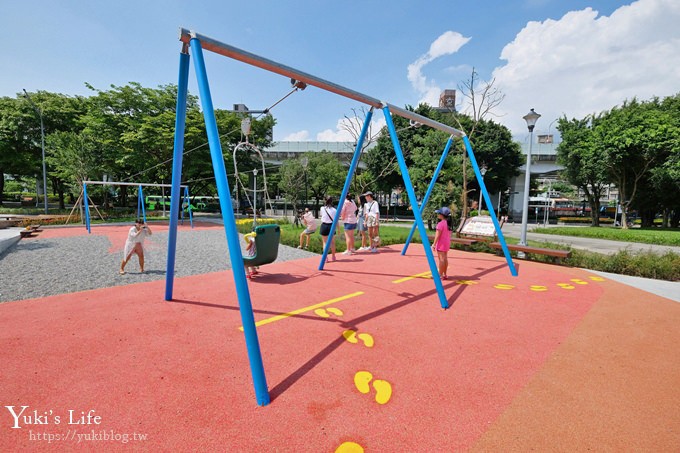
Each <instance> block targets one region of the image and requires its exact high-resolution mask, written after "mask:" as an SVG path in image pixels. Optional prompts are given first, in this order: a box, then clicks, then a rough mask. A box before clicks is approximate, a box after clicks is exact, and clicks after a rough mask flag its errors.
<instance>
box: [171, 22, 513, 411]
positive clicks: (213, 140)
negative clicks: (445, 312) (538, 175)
mask: <svg viewBox="0 0 680 453" xmlns="http://www.w3.org/2000/svg"><path fill="white" fill-rule="evenodd" d="M179 39H180V41H181V42H182V50H181V52H180V60H179V77H178V84H177V108H176V109H175V111H176V118H175V141H174V152H173V166H172V189H171V199H172V200H173V202H172V203H171V207H170V209H171V213H170V228H169V235H168V259H167V268H166V285H165V300H168V301H169V300H172V293H173V282H174V274H175V252H176V247H177V217H178V210H179V203H176V202H174V200H178V199H179V198H180V196H181V194H180V182H181V180H182V158H183V154H184V134H185V131H184V129H185V123H186V110H187V91H188V78H189V59H190V57H189V51H190V50H191V53H192V54H193V57H194V58H193V61H194V69H195V73H196V78H197V82H198V89H199V100H200V102H201V106H202V110H203V116H204V120H205V125H206V132H207V135H208V144H209V147H210V155H211V160H212V164H213V171H214V174H215V182H216V184H217V191H218V196H219V198H220V207H221V211H222V217H223V221H224V228H225V234H226V238H227V245H228V248H229V256H230V260H231V263H232V272H233V277H234V283H235V286H236V293H237V297H238V304H239V310H240V313H241V318H242V321H243V331H244V334H245V340H246V347H247V351H248V359H249V362H250V368H251V373H252V377H253V385H254V387H255V396H256V400H257V404H258V405H261V406H265V405H267V404H269V402H270V396H269V390H268V388H267V381H266V377H265V373H264V365H263V362H262V354H261V351H260V344H259V340H258V336H257V329H256V325H255V318H254V313H253V307H252V302H251V298H250V291H249V289H248V284H247V280H246V274H245V269H244V267H243V255H242V253H241V247H240V242H239V237H238V231H237V230H236V223H235V217H234V212H233V209H232V206H231V203H229V202H228V201H227V200H230V199H231V194H230V190H229V184H228V181H227V175H226V169H225V165H224V156H223V153H222V146H221V143H220V135H219V132H218V130H217V123H216V121H215V113H214V108H213V103H212V95H211V93H210V85H209V82H208V76H207V71H206V66H205V61H204V57H203V49H206V50H208V51H211V52H215V53H217V54H220V55H223V56H226V57H229V58H232V59H234V60H238V61H241V62H243V63H247V64H249V65H252V66H256V67H259V68H261V69H264V70H266V71H269V72H273V73H276V74H279V75H283V76H285V77H288V78H290V81H291V83H292V85H293V86H294V87H295V88H296V89H297V88H301V89H302V88H304V87H306V86H307V85H312V86H315V87H317V88H321V89H323V90H326V91H330V92H332V93H335V94H338V95H340V96H343V97H347V98H349V99H352V100H354V101H357V102H360V103H362V104H366V105H368V106H370V110H369V112H368V114H367V115H366V117H365V121H364V124H363V127H362V130H361V134H360V136H359V137H358V140H357V144H356V149H355V151H354V155H353V158H352V162H351V164H350V168H349V171H348V173H347V178H346V180H345V184H344V186H343V189H342V194H341V195H340V198H339V200H344V199H345V198H346V197H347V194H348V192H349V186H350V183H351V180H352V177H353V175H354V173H355V170H356V167H357V165H358V161H359V156H360V153H361V150H362V147H363V142H364V139H365V137H366V135H367V131H368V126H369V124H370V121H371V118H372V116H373V111H374V109H376V108H378V109H382V111H383V114H384V117H385V122H386V124H387V128H388V130H389V134H390V138H391V140H392V144H393V146H394V151H395V155H396V158H397V161H398V164H399V168H400V171H401V174H402V177H403V179H404V187H405V189H406V191H407V193H408V199H409V200H417V197H416V195H415V191H414V189H413V184H412V183H411V178H410V175H409V172H408V168H407V166H406V162H405V159H404V155H403V152H402V150H401V146H400V143H399V139H398V137H397V131H396V129H395V127H394V123H393V122H392V115H393V114H394V115H398V116H401V117H403V118H406V119H408V120H410V121H411V122H414V123H417V124H421V125H426V126H429V127H432V128H434V129H437V130H440V131H443V132H446V133H447V134H449V136H450V137H449V139H448V141H447V144H446V148H445V151H444V153H443V155H442V158H441V159H440V163H439V165H438V167H437V170H435V173H434V175H433V178H432V181H431V183H430V188H429V189H428V194H427V195H429V192H431V188H432V186H433V185H434V183H435V181H436V179H437V177H438V175H439V171H440V170H441V167H442V166H443V160H444V159H445V157H446V154H447V153H448V150H449V149H450V147H451V144H452V142H453V140H454V137H457V138H460V139H461V140H462V141H463V144H464V146H465V150H466V152H467V155H468V157H469V158H470V163H471V164H472V167H473V170H474V172H475V175H476V177H477V180H478V181H479V185H480V188H481V190H482V195H483V197H484V200H485V202H486V204H487V206H489V210H490V214H491V218H492V221H493V223H494V228H495V229H496V232H497V234H498V239H499V242H500V244H501V246H502V250H503V254H504V255H505V259H506V261H507V264H508V267H509V269H510V273H511V274H512V275H513V276H517V270H516V268H515V266H514V263H513V262H512V258H511V256H510V251H509V249H508V247H507V245H506V243H505V239H504V237H503V233H502V232H501V229H500V225H499V223H498V220H497V219H496V215H495V213H494V211H493V207H492V202H491V199H490V197H489V193H488V191H487V189H486V185H485V184H484V179H483V178H482V175H481V173H480V169H479V166H478V165H477V160H476V158H475V155H474V152H473V151H472V146H471V145H470V141H469V140H468V137H467V135H466V134H465V133H464V132H462V131H459V130H457V129H455V128H453V127H451V126H448V125H445V124H442V123H439V122H437V121H434V120H432V119H430V118H427V117H424V116H422V115H418V114H416V113H415V112H411V111H409V110H406V109H403V108H400V107H397V106H395V105H393V104H389V103H386V102H383V101H380V100H378V99H376V98H374V97H371V96H367V95H365V94H362V93H359V92H357V91H354V90H351V89H349V88H345V87H343V86H340V85H338V84H335V83H333V82H330V81H327V80H324V79H321V78H318V77H316V76H313V75H311V74H308V73H305V72H302V71H299V70H297V69H294V68H292V67H289V66H285V65H282V64H280V63H277V62H275V61H272V60H269V59H266V58H264V57H260V56H258V55H255V54H252V53H249V52H246V51H244V50H241V49H238V48H235V47H233V46H230V45H228V44H225V43H222V42H219V41H216V40H214V39H212V38H209V37H207V36H204V35H200V34H198V33H196V32H194V31H189V30H187V29H184V28H182V29H180V36H179ZM427 195H426V197H425V198H424V199H423V202H422V204H421V205H420V206H419V205H418V204H417V203H415V204H413V205H412V210H413V215H414V217H415V222H416V228H417V229H418V232H419V234H420V237H421V240H422V246H423V248H424V252H425V256H426V257H427V263H428V266H429V268H430V271H431V273H432V280H433V282H434V285H435V289H436V293H437V297H438V299H439V303H440V305H441V307H442V308H444V309H446V308H448V307H449V302H448V300H447V298H446V294H445V293H444V287H443V285H442V281H441V278H440V276H439V273H438V272H437V265H436V262H435V259H434V255H433V252H432V250H431V248H430V243H429V240H428V235H427V230H426V228H425V224H424V223H423V219H422V215H421V209H422V208H423V207H424V206H425V204H426V203H427V198H428V197H427ZM339 217H340V210H338V211H337V213H336V215H335V218H334V219H333V223H332V225H331V230H330V232H329V236H330V237H332V236H333V234H334V232H335V230H336V228H337V225H338V222H339ZM330 245H331V241H327V243H326V247H325V249H324V251H323V254H322V256H321V262H320V264H319V270H323V268H324V264H325V262H326V258H327V256H328V251H329V248H330Z"/></svg>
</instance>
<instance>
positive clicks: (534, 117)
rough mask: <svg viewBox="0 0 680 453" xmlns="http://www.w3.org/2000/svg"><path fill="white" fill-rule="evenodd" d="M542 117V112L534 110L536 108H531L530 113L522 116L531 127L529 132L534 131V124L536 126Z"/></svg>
mask: <svg viewBox="0 0 680 453" xmlns="http://www.w3.org/2000/svg"><path fill="white" fill-rule="evenodd" d="M540 117H541V115H540V114H538V113H536V112H534V109H531V111H530V112H529V113H527V114H526V115H524V116H523V117H522V118H524V121H526V122H527V127H528V128H529V132H533V131H534V126H536V121H538V119H539V118H540Z"/></svg>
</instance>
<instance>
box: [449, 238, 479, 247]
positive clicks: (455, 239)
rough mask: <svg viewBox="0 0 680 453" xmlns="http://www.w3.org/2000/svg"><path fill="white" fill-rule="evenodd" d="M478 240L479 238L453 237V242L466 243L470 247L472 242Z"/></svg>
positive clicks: (474, 242)
mask: <svg viewBox="0 0 680 453" xmlns="http://www.w3.org/2000/svg"><path fill="white" fill-rule="evenodd" d="M478 242H479V239H473V238H457V237H451V243H453V244H460V245H464V246H465V247H469V246H471V245H472V244H476V243H478Z"/></svg>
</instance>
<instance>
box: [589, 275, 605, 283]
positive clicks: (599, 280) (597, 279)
mask: <svg viewBox="0 0 680 453" xmlns="http://www.w3.org/2000/svg"><path fill="white" fill-rule="evenodd" d="M589 278H590V279H591V280H592V281H594V282H604V281H606V280H607V279H606V278H602V277H595V276H590V277H589Z"/></svg>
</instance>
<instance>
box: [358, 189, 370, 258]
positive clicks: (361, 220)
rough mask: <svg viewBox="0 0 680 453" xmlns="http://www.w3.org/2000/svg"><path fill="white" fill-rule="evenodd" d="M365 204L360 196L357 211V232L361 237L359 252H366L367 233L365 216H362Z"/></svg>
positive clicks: (363, 198) (364, 199)
mask: <svg viewBox="0 0 680 453" xmlns="http://www.w3.org/2000/svg"><path fill="white" fill-rule="evenodd" d="M365 204H366V198H365V197H364V196H363V195H361V196H360V197H359V211H358V212H357V231H358V232H359V234H360V235H361V248H359V251H360V252H363V251H364V250H368V247H366V239H367V238H368V231H367V230H366V216H365V215H364V205H365Z"/></svg>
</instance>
